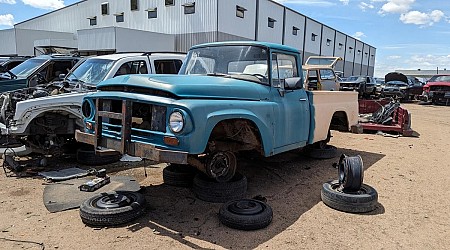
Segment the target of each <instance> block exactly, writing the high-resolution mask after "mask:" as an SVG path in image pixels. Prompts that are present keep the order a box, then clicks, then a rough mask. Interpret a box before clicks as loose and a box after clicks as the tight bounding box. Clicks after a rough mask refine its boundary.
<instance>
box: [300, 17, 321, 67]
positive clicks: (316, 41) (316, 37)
mask: <svg viewBox="0 0 450 250" xmlns="http://www.w3.org/2000/svg"><path fill="white" fill-rule="evenodd" d="M321 38H322V24H320V23H319V22H316V21H314V20H312V19H310V18H306V31H305V58H303V62H306V60H307V59H308V57H309V56H311V55H320V46H321V44H320V41H321Z"/></svg>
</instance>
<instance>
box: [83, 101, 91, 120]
mask: <svg viewBox="0 0 450 250" xmlns="http://www.w3.org/2000/svg"><path fill="white" fill-rule="evenodd" d="M81 112H82V113H83V116H84V117H86V118H90V117H91V115H92V107H91V103H90V102H88V101H87V100H85V101H83V104H82V105H81Z"/></svg>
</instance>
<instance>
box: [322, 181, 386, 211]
mask: <svg viewBox="0 0 450 250" xmlns="http://www.w3.org/2000/svg"><path fill="white" fill-rule="evenodd" d="M321 198H322V201H323V203H324V204H325V205H327V206H329V207H331V208H334V209H336V210H339V211H343V212H348V213H366V212H370V211H373V210H375V209H376V208H377V205H378V193H377V191H376V190H375V189H374V188H373V187H371V186H369V185H366V184H362V185H361V188H360V189H359V190H358V191H345V190H343V189H342V188H341V185H340V184H339V181H338V180H335V181H329V182H326V183H324V184H323V186H322V192H321Z"/></svg>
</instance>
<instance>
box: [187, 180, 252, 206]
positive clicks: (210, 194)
mask: <svg viewBox="0 0 450 250" xmlns="http://www.w3.org/2000/svg"><path fill="white" fill-rule="evenodd" d="M192 191H193V192H194V194H195V195H196V196H197V197H198V198H199V199H200V200H203V201H208V202H217V203H221V202H227V201H230V200H237V199H241V198H243V197H244V196H245V193H246V192H247V178H246V177H245V176H244V175H242V174H240V173H236V174H235V175H234V177H233V178H232V179H231V180H230V181H228V182H217V181H216V180H214V179H212V178H208V177H207V176H206V175H204V174H197V175H196V176H195V177H194V182H193V187H192Z"/></svg>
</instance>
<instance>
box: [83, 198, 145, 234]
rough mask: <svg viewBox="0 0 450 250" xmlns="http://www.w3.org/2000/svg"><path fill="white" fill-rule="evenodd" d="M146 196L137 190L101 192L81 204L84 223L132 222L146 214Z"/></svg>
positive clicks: (103, 224) (106, 224) (113, 223)
mask: <svg viewBox="0 0 450 250" xmlns="http://www.w3.org/2000/svg"><path fill="white" fill-rule="evenodd" d="M144 206H145V198H144V196H143V195H142V194H140V193H136V192H125V191H116V192H109V193H101V194H98V195H95V196H94V197H92V198H89V199H87V200H85V201H84V202H83V203H82V204H81V206H80V217H81V220H82V221H83V223H85V224H86V225H91V226H114V225H120V224H123V223H127V222H130V221H132V220H134V219H136V218H137V217H139V216H141V215H142V214H144V210H145V207H144Z"/></svg>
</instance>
